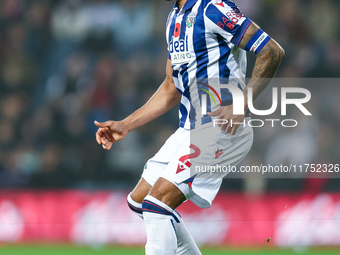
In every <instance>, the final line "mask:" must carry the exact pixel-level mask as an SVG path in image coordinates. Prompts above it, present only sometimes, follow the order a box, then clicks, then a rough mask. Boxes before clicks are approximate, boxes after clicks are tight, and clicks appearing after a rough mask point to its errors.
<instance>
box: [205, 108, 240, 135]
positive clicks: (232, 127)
mask: <svg viewBox="0 0 340 255" xmlns="http://www.w3.org/2000/svg"><path fill="white" fill-rule="evenodd" d="M207 114H208V115H209V116H211V117H216V116H218V118H219V119H221V120H226V121H228V122H227V123H226V124H222V125H221V124H220V125H218V126H219V127H220V128H221V130H225V132H226V133H231V134H232V135H235V134H236V130H237V129H238V128H239V126H240V125H241V124H234V123H242V122H243V120H244V118H245V115H234V114H233V105H227V106H221V107H220V108H218V109H217V110H216V111H214V112H208V113H207ZM232 123H233V124H232Z"/></svg>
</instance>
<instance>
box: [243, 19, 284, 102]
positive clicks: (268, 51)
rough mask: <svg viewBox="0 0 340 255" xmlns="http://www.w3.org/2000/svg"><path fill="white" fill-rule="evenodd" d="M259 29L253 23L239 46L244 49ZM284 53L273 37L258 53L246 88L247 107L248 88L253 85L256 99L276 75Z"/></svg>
mask: <svg viewBox="0 0 340 255" xmlns="http://www.w3.org/2000/svg"><path fill="white" fill-rule="evenodd" d="M258 29H260V28H259V26H258V25H256V24H255V23H252V24H251V25H250V26H249V28H248V29H247V31H246V33H245V35H244V36H243V39H242V41H241V43H240V45H239V47H240V48H243V49H244V48H245V46H246V45H247V43H248V42H249V40H250V39H251V38H252V37H253V36H254V34H255V33H256V32H257V30H258ZM284 54H285V52H284V50H283V49H282V48H281V46H280V45H279V44H278V43H277V42H276V41H275V40H273V39H271V40H270V41H269V42H268V43H267V44H266V45H265V46H264V47H263V49H262V50H261V51H260V52H259V53H258V54H257V55H256V62H255V66H254V70H253V73H252V77H251V80H250V81H249V83H248V85H247V87H246V88H245V90H244V96H245V100H246V101H245V106H246V108H247V105H246V104H247V103H246V102H248V99H247V97H248V88H249V87H251V88H252V89H253V99H254V100H255V99H256V98H257V97H258V96H259V95H260V94H261V92H262V91H263V90H264V89H265V88H266V87H267V85H268V84H269V82H270V79H271V78H273V77H274V76H275V74H276V71H277V70H278V68H279V66H280V64H281V61H282V58H283V57H284Z"/></svg>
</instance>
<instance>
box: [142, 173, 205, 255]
mask: <svg viewBox="0 0 340 255" xmlns="http://www.w3.org/2000/svg"><path fill="white" fill-rule="evenodd" d="M183 185H187V184H183ZM185 200H186V197H185V196H184V194H183V193H182V191H181V190H180V189H179V188H178V187H177V186H176V185H174V184H173V183H172V182H170V181H168V180H166V179H164V178H159V179H158V180H157V182H156V183H155V185H154V186H153V187H152V188H151V190H150V193H149V195H148V196H146V197H145V199H144V201H143V217H144V222H145V226H146V233H147V244H146V246H145V251H146V254H147V255H155V254H162V255H164V254H165V255H167V254H169V255H170V254H172V255H173V254H178V255H179V254H188V255H199V254H201V253H200V251H199V249H198V247H197V245H196V244H195V242H194V240H193V238H192V237H191V235H190V234H189V232H188V230H187V229H186V227H185V225H184V222H183V220H182V218H181V216H180V215H179V214H178V212H176V211H175V208H177V207H178V206H179V205H180V204H182V203H183V202H184V201H185Z"/></svg>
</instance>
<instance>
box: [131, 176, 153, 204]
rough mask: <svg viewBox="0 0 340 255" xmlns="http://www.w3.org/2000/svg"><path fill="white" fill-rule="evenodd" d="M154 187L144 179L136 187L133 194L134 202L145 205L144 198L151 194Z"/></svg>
mask: <svg viewBox="0 0 340 255" xmlns="http://www.w3.org/2000/svg"><path fill="white" fill-rule="evenodd" d="M151 188H152V186H151V185H150V184H149V183H147V181H146V180H144V178H141V179H140V180H139V182H138V183H137V185H136V187H135V188H134V189H133V191H132V192H131V198H132V200H133V201H135V202H137V203H139V204H141V203H143V200H144V198H145V197H146V195H147V194H149V191H150V189H151Z"/></svg>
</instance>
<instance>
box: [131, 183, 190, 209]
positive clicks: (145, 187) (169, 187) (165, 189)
mask: <svg viewBox="0 0 340 255" xmlns="http://www.w3.org/2000/svg"><path fill="white" fill-rule="evenodd" d="M148 194H149V195H151V196H153V197H154V198H156V199H158V200H160V201H162V202H163V203H164V204H167V205H168V206H170V207H171V208H172V209H176V208H177V207H178V206H179V205H181V204H182V203H183V202H184V201H185V200H186V198H185V196H184V195H183V193H182V191H180V190H179V189H178V188H177V187H176V186H175V185H174V184H173V183H172V182H169V181H168V180H166V179H164V178H159V179H158V180H157V181H156V183H155V185H154V186H153V187H152V186H151V185H150V184H149V183H147V182H146V181H145V180H144V179H143V178H141V179H140V181H139V182H138V184H137V185H136V187H135V188H134V189H133V191H132V192H131V198H132V199H133V200H134V201H135V202H137V203H140V204H141V203H142V202H143V200H144V198H145V197H146V195H148Z"/></svg>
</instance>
